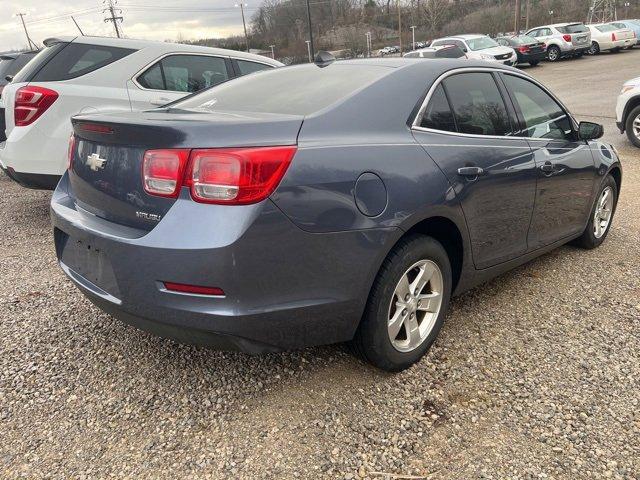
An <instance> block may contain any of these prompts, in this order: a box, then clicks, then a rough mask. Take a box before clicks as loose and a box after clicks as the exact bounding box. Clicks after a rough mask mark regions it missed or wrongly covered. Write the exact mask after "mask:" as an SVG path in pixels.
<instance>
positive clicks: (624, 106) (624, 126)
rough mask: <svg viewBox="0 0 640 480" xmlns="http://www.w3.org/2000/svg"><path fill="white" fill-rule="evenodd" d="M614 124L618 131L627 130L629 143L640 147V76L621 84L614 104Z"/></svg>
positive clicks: (623, 131)
mask: <svg viewBox="0 0 640 480" xmlns="http://www.w3.org/2000/svg"><path fill="white" fill-rule="evenodd" d="M616 125H617V126H618V128H619V129H620V133H625V132H627V137H629V140H630V141H631V143H633V144H634V145H635V146H636V147H638V148H640V77H637V78H634V79H632V80H629V81H628V82H626V83H625V84H624V85H623V86H622V91H621V92H620V95H619V96H618V103H617V104H616Z"/></svg>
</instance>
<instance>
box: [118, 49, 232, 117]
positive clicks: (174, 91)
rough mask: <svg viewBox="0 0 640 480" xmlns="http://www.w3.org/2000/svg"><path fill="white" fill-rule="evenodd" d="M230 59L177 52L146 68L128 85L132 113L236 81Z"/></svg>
mask: <svg viewBox="0 0 640 480" xmlns="http://www.w3.org/2000/svg"><path fill="white" fill-rule="evenodd" d="M234 76H235V75H234V71H233V66H232V64H231V60H230V59H229V58H228V57H222V56H215V55H202V54H182V53H174V54H170V55H166V56H164V57H162V58H160V59H159V60H157V61H156V62H154V63H153V64H152V65H150V66H148V67H146V68H145V69H144V70H143V71H142V72H140V73H139V74H137V75H136V76H135V77H134V78H132V79H131V80H130V81H129V82H127V89H128V91H129V97H130V100H131V108H132V109H133V110H148V109H150V108H156V107H160V106H162V105H166V104H167V103H171V102H174V101H176V100H179V99H181V98H182V97H185V96H186V95H189V94H191V93H195V92H198V91H200V90H203V89H206V88H209V87H213V86H215V85H218V84H220V83H223V82H226V81H227V80H229V79H230V78H233V77H234Z"/></svg>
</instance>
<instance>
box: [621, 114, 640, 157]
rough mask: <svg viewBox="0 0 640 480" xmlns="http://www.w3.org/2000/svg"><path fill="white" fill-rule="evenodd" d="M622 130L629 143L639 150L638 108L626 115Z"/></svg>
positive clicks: (639, 122)
mask: <svg viewBox="0 0 640 480" xmlns="http://www.w3.org/2000/svg"><path fill="white" fill-rule="evenodd" d="M624 129H625V131H626V132H627V138H629V141H630V142H631V143H633V144H634V145H635V146H636V147H638V148H640V106H637V107H636V108H634V109H633V110H631V112H630V113H629V115H627V121H626V122H625V126H624Z"/></svg>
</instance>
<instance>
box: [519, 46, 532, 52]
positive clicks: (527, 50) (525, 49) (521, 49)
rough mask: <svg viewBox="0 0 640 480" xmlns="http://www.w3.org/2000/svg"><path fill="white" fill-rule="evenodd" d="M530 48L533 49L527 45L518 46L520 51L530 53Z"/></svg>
mask: <svg viewBox="0 0 640 480" xmlns="http://www.w3.org/2000/svg"><path fill="white" fill-rule="evenodd" d="M530 50H531V49H530V48H529V47H527V46H522V47H518V51H519V52H520V53H529V51H530Z"/></svg>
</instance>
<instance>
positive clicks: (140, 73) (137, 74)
mask: <svg viewBox="0 0 640 480" xmlns="http://www.w3.org/2000/svg"><path fill="white" fill-rule="evenodd" d="M176 55H189V56H199V57H215V58H221V59H222V60H226V59H230V60H245V61H247V62H253V63H260V64H261V65H267V66H268V67H271V68H276V65H272V64H270V63H268V62H260V61H257V60H253V59H252V60H249V59H246V58H243V57H232V56H231V55H218V54H215V53H200V52H169V53H165V54H163V55H161V56H159V57H156V58H155V59H154V60H152V61H151V62H149V63H147V64H146V65H145V66H144V67H142V68H141V69H140V70H138V71H137V72H136V73H134V74H133V76H132V77H131V81H132V82H133V84H134V85H135V86H136V87H138V88H139V89H140V90H143V91H145V92H176V93H186V94H193V93H196V92H180V91H177V90H158V89H156V88H145V87H143V86H142V85H140V83H138V77H140V76H141V75H142V74H143V73H146V71H147V70H149V69H150V68H151V67H153V66H154V65H155V64H156V63H158V62H160V61H161V60H163V59H165V58H167V57H173V56H176ZM225 69H226V61H225ZM232 78H236V77H229V78H228V79H227V80H231V79H232Z"/></svg>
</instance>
